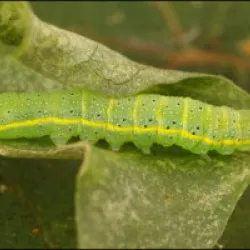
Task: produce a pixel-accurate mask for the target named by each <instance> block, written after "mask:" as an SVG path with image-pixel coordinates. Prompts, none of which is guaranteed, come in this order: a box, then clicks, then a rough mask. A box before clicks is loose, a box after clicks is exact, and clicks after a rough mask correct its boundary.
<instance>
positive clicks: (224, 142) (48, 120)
mask: <svg viewBox="0 0 250 250" xmlns="http://www.w3.org/2000/svg"><path fill="white" fill-rule="evenodd" d="M44 123H54V124H58V125H70V124H73V125H74V124H75V125H76V124H81V125H86V126H91V127H99V128H107V129H108V130H111V131H117V132H128V131H132V130H133V129H135V130H136V132H138V133H144V132H155V131H157V129H158V131H159V133H160V134H180V135H182V136H183V137H185V138H188V139H191V140H197V141H203V142H205V143H206V144H208V145H250V139H249V140H240V141H238V140H229V139H228V140H222V141H215V140H213V139H211V138H209V137H207V136H205V135H204V136H203V135H193V134H191V133H190V132H188V131H185V130H183V129H164V128H159V127H158V126H155V127H148V128H144V127H139V126H136V127H133V126H131V127H119V126H115V125H113V124H110V123H103V122H93V121H88V120H84V119H64V118H57V117H47V118H39V119H34V120H26V121H20V122H13V123H10V124H3V125H0V131H5V130H8V129H11V128H18V127H29V126H34V125H40V124H44Z"/></svg>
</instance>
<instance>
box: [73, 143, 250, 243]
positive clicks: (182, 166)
mask: <svg viewBox="0 0 250 250" xmlns="http://www.w3.org/2000/svg"><path fill="white" fill-rule="evenodd" d="M249 160H250V158H249V154H237V155H232V156H230V157H225V156H224V157H223V156H218V155H216V156H196V155H190V154H188V153H187V152H185V151H179V150H176V151H174V150H173V151H172V152H171V151H170V152H169V151H167V150H166V151H164V150H163V151H162V152H161V153H158V154H157V156H143V155H140V154H136V153H121V154H116V153H114V152H110V151H105V150H100V149H97V148H94V147H93V148H89V149H88V150H87V154H86V156H85V161H84V164H83V166H82V168H81V169H80V171H79V174H78V179H77V193H76V218H77V230H78V246H79V247H80V248H212V247H214V245H215V244H216V242H217V240H218V239H219V238H220V236H221V234H222V232H223V230H224V228H225V225H226V223H227V221H228V219H229V217H230V215H231V213H232V211H233V209H234V206H235V204H236V202H237V201H238V199H239V198H240V196H241V195H242V193H243V191H244V190H245V188H246V187H247V185H248V182H249V177H250V166H249V164H248V162H249Z"/></svg>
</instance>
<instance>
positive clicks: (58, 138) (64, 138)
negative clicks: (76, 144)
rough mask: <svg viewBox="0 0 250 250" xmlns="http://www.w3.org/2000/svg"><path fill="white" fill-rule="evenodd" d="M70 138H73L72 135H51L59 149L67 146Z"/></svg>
mask: <svg viewBox="0 0 250 250" xmlns="http://www.w3.org/2000/svg"><path fill="white" fill-rule="evenodd" d="M70 138H71V135H67V134H52V135H50V139H51V140H52V141H53V143H54V144H55V145H56V146H57V147H59V146H62V145H65V144H66V143H67V142H68V141H69V139H70Z"/></svg>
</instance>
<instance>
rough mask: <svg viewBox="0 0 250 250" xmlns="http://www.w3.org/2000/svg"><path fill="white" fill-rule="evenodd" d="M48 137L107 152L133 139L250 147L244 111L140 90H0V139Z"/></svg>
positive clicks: (248, 116) (144, 146)
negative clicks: (106, 147) (119, 93)
mask: <svg viewBox="0 0 250 250" xmlns="http://www.w3.org/2000/svg"><path fill="white" fill-rule="evenodd" d="M45 135H49V136H50V137H51V139H52V141H53V142H54V143H55V144H56V145H62V144H65V143H67V141H68V140H69V139H70V138H71V137H73V136H80V139H81V140H88V141H89V142H91V143H96V142H97V141H98V140H100V139H105V140H106V141H107V142H108V143H109V144H110V146H111V148H112V149H113V150H119V149H120V147H121V146H122V145H123V144H124V143H125V142H133V143H134V144H135V145H136V147H137V148H139V149H141V150H142V151H143V152H144V153H146V154H148V153H150V147H151V145H152V144H153V143H157V144H160V145H163V146H165V147H168V146H171V145H173V144H176V145H179V146H181V147H183V148H184V149H187V150H189V151H191V152H193V153H197V154H205V153H207V152H208V151H209V150H215V151H217V152H218V153H220V154H232V153H233V152H234V150H240V151H250V111H249V110H234V109H231V108H229V107H226V106H213V105H210V104H206V103H203V102H201V101H197V100H193V99H191V98H188V97H185V98H184V97H171V96H162V95H156V94H140V95H136V96H129V97H123V98H111V97H108V96H104V95H101V94H96V93H93V92H90V91H83V90H78V89H74V90H66V91H59V92H53V93H3V94H0V139H15V138H21V137H24V138H35V137H42V136H45Z"/></svg>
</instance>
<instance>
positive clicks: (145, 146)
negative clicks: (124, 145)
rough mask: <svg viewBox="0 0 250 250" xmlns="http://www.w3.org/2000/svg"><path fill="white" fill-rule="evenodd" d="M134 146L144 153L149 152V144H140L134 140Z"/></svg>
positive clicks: (147, 153) (148, 153)
mask: <svg viewBox="0 0 250 250" xmlns="http://www.w3.org/2000/svg"><path fill="white" fill-rule="evenodd" d="M134 144H135V146H136V147H137V148H138V149H140V150H141V151H142V153H143V154H145V155H150V154H151V149H150V148H151V145H141V144H139V143H138V142H134Z"/></svg>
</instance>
